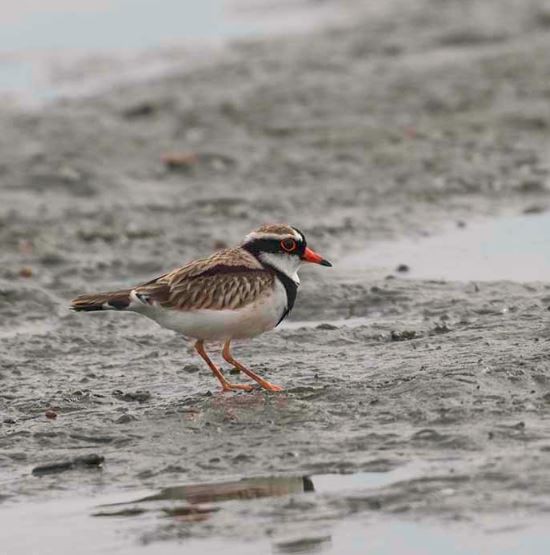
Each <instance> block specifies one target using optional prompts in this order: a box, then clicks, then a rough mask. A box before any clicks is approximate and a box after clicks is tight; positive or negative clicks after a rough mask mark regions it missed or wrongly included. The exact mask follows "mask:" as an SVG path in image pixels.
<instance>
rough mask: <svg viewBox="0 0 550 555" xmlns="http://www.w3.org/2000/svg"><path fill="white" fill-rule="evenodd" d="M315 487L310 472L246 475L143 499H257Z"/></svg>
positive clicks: (172, 490)
mask: <svg viewBox="0 0 550 555" xmlns="http://www.w3.org/2000/svg"><path fill="white" fill-rule="evenodd" d="M305 491H313V482H312V481H311V479H310V478H308V477H307V476H300V477H292V476H291V477H275V476H272V477H269V478H244V479H243V480H238V481H235V482H221V483H214V484H193V485H188V486H176V487H172V488H165V489H163V490H161V491H160V492H159V493H157V494H156V495H150V496H148V497H144V498H142V499H139V500H138V501H137V503H142V502H144V501H161V500H169V499H170V500H185V501H187V502H188V503H192V504H197V503H216V502H220V501H230V500H232V499H257V498H260V497H277V496H279V495H288V494H290V493H303V492H305Z"/></svg>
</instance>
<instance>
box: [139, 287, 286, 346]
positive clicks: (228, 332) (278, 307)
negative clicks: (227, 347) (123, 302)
mask: <svg viewBox="0 0 550 555" xmlns="http://www.w3.org/2000/svg"><path fill="white" fill-rule="evenodd" d="M286 305H287V296H286V291H285V289H284V287H283V285H282V284H281V283H279V280H276V283H275V287H274V289H273V292H272V293H271V294H269V295H264V296H263V297H262V298H261V299H258V300H257V301H255V302H253V303H250V304H249V305H246V306H244V307H243V308H239V309H236V310H209V309H201V310H189V311H181V310H170V309H166V308H162V307H159V306H151V305H142V306H140V307H135V308H134V310H135V311H136V312H139V313H140V314H143V315H144V316H147V317H148V318H151V319H152V320H154V321H155V322H157V323H158V324H159V325H160V326H162V327H163V328H167V329H170V330H174V331H176V332H178V333H181V334H182V335H185V336H186V337H192V338H195V339H205V340H216V341H220V340H226V339H245V338H248V337H254V336H256V335H260V334H261V333H264V332H265V331H268V330H271V329H273V328H274V327H275V326H276V325H277V323H278V322H279V320H280V318H281V316H282V315H283V312H284V311H285V309H286Z"/></svg>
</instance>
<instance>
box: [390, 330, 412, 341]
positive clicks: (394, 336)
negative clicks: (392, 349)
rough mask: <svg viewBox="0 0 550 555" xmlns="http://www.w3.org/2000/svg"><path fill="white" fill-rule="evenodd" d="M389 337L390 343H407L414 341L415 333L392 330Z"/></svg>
mask: <svg viewBox="0 0 550 555" xmlns="http://www.w3.org/2000/svg"><path fill="white" fill-rule="evenodd" d="M390 337H391V340H392V341H408V340H409V339H414V338H415V337H416V332H415V331H414V330H404V331H396V330H392V332H391V336H390Z"/></svg>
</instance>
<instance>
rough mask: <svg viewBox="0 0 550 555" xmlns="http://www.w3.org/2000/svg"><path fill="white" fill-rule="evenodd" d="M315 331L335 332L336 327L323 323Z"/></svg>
mask: <svg viewBox="0 0 550 555" xmlns="http://www.w3.org/2000/svg"><path fill="white" fill-rule="evenodd" d="M315 329H316V330H337V329H338V326H335V325H333V324H328V323H326V322H324V323H322V324H319V325H318V326H317V327H316V328H315Z"/></svg>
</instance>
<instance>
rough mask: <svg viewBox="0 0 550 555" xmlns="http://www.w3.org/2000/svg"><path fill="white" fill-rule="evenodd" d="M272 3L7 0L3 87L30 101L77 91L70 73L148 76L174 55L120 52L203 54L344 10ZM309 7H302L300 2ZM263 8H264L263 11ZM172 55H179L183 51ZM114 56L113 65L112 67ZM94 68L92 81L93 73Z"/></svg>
mask: <svg viewBox="0 0 550 555" xmlns="http://www.w3.org/2000/svg"><path fill="white" fill-rule="evenodd" d="M270 6H271V4H270V2H269V1H262V0H259V1H256V2H254V1H247V0H201V1H200V2H181V1H178V0H161V1H160V2H159V1H154V0H110V1H107V0H101V1H99V2H98V1H92V0H80V1H79V2H76V3H75V2H67V1H65V0H43V1H39V0H32V1H30V2H25V3H23V4H17V3H16V4H9V5H8V4H7V5H6V6H3V9H2V11H1V13H0V95H1V94H9V95H10V97H11V96H14V95H18V96H19V98H18V101H19V102H21V98H20V97H21V96H23V97H24V99H25V100H27V101H33V100H34V101H37V100H48V99H52V98H56V97H57V96H59V95H61V94H69V95H70V94H71V93H73V94H75V93H78V92H80V89H76V88H75V87H76V84H75V83H72V86H71V87H68V86H67V83H63V80H67V78H69V77H70V80H73V81H74V80H75V79H74V77H75V76H77V81H83V80H85V81H86V82H87V83H88V86H91V85H90V84H89V83H90V82H92V83H94V84H96V85H98V83H97V80H99V81H101V83H102V84H103V85H104V86H105V85H109V84H110V83H111V80H114V82H116V83H119V82H120V81H124V80H127V79H130V80H133V79H134V78H135V73H134V72H136V73H139V74H140V75H141V77H142V78H147V76H154V75H157V74H159V73H164V72H166V71H168V69H169V68H172V67H173V63H174V60H170V58H171V56H170V55H168V56H164V59H163V56H162V55H161V54H159V55H158V56H157V57H156V58H155V57H154V56H153V57H152V56H151V55H149V56H148V58H149V59H148V61H147V63H145V64H144V60H140V61H139V62H135V61H132V60H128V59H126V58H125V57H124V56H125V55H126V56H128V55H129V54H130V55H132V53H133V55H136V54H137V53H138V52H142V51H145V50H152V49H157V50H158V49H162V48H163V47H174V46H176V47H177V46H193V47H194V48H200V47H201V45H202V47H203V48H202V51H201V52H199V53H197V56H199V57H201V56H202V57H203V58H208V57H209V50H208V48H207V45H212V44H215V43H216V44H217V43H219V42H220V41H222V42H223V41H227V40H231V39H235V38H245V37H253V36H260V35H262V34H275V33H278V32H279V33H280V32H284V33H287V32H292V31H296V30H302V29H304V28H308V27H309V28H311V27H314V26H315V25H318V24H319V23H320V22H322V21H325V20H326V19H331V20H334V19H335V18H337V17H340V18H341V17H342V13H341V12H338V11H337V10H335V9H334V7H333V6H331V5H329V4H327V5H325V3H319V5H313V6H306V7H305V8H304V7H301V6H300V3H297V4H293V3H289V4H285V5H284V6H283V7H282V9H276V10H275V9H273V7H272V6H271V8H270ZM311 7H313V8H314V9H313V10H312V9H311ZM306 8H307V13H306V14H303V13H302V11H301V10H303V9H306ZM262 9H267V10H268V17H266V16H265V13H263V11H262ZM99 30H100V32H99ZM205 47H206V48H205ZM121 57H122V58H121ZM175 57H176V59H177V58H180V59H179V60H178V61H179V62H180V63H181V58H182V53H181V52H180V56H175ZM93 58H96V59H97V60H99V63H97V64H95V63H94V62H93ZM152 58H155V59H152ZM90 60H92V62H91V65H90V68H89V70H85V71H84V72H82V74H79V73H78V70H77V68H78V65H80V64H82V63H83V62H84V63H88V62H89V61H90ZM113 60H116V64H115V65H116V66H117V67H114V68H111V69H110V70H109V68H108V66H109V64H110V63H112V62H113ZM170 61H172V64H170V63H168V62H170ZM187 62H188V63H189V62H190V60H187ZM121 63H123V64H124V71H123V72H122V73H120V72H121V68H120V64H121ZM96 72H97V75H96V77H95V81H94V80H93V79H91V78H92V77H94V75H93V74H94V73H96ZM116 73H119V75H118V77H117V76H116V75H115V74H116ZM59 77H61V78H62V79H61V81H59ZM94 89H95V87H94Z"/></svg>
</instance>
